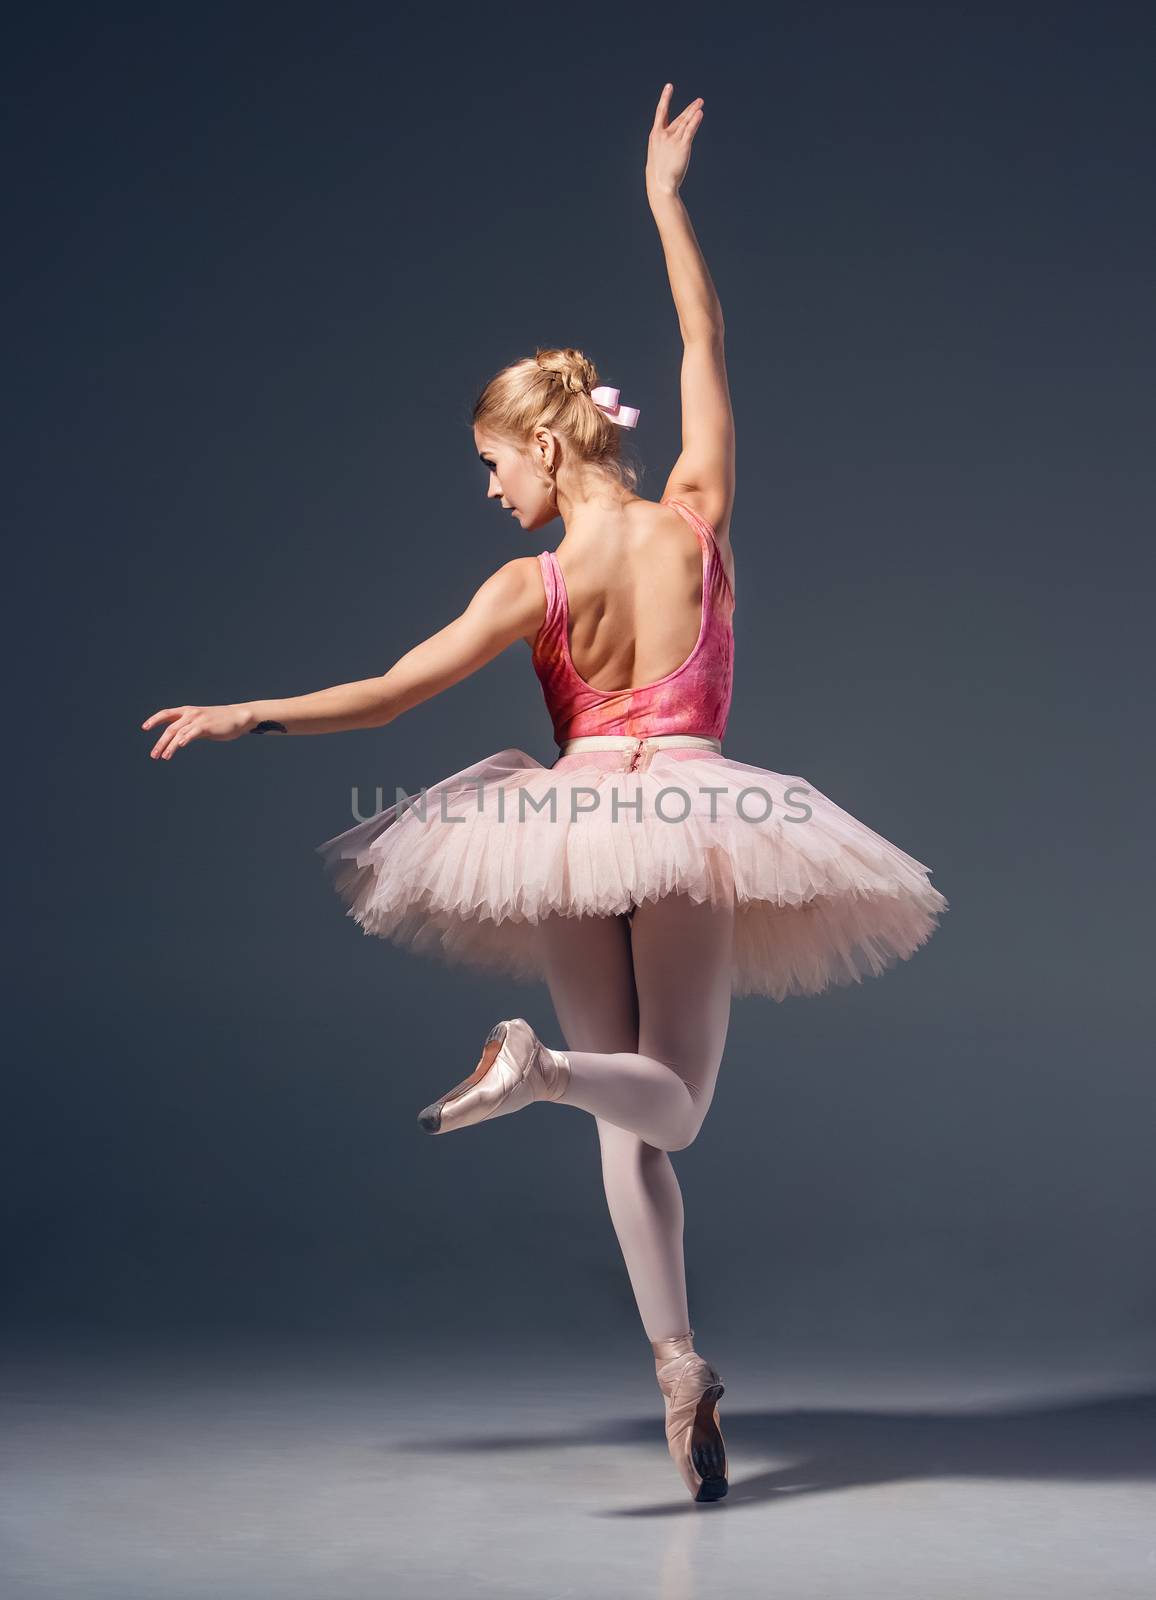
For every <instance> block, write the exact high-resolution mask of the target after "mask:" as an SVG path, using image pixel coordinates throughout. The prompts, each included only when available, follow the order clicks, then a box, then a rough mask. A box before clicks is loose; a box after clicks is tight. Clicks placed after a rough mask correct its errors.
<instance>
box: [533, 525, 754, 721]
mask: <svg viewBox="0 0 1156 1600" xmlns="http://www.w3.org/2000/svg"><path fill="white" fill-rule="evenodd" d="M662 504H663V505H670V506H674V507H675V508H676V509H677V510H678V511H680V512H681V513H682V514H683V516H684V517H685V518H686V520H687V521H688V522H689V523H690V525H691V527H692V528H694V530H695V532H696V533H697V534H698V537H699V541H700V543H701V545H702V621H701V625H700V628H699V636H698V642H697V644H696V645H695V647H694V649H693V650H692V651H691V653H690V655H689V656H687V658H686V660H685V661H684V662H683V663H682V665H681V666H680V667H676V668H675V669H674V671H673V672H668V673H667V675H666V676H665V677H664V678H659V679H658V681H657V682H656V683H648V684H643V685H642V686H641V687H639V688H637V689H609V690H608V689H595V688H592V687H591V685H590V684H588V683H586V682H585V681H584V680H583V679H582V678H580V677H579V676H578V672H577V670H576V668H575V666H574V662H573V660H572V659H571V656H570V642H569V635H570V606H569V600H568V597H567V594H566V583H565V580H564V578H563V577H562V569H561V568H560V567H559V565H558V560H557V557H556V556H555V555H554V552H553V551H552V550H542V551H540V552H539V554H538V562H539V565H540V566H541V568H542V579H543V582H544V584H545V586H546V617H545V620H544V621H543V623H542V626H541V628H540V629H539V631H538V634H537V636H536V638H535V640H534V650H533V656H532V660H533V664H534V671H535V672H536V673H537V674H538V678H539V681H540V682H541V685H542V692H543V694H544V695H545V697H546V707H547V710H548V711H549V713H550V719H551V721H552V723H553V725H554V738H555V741H556V742H557V743H558V745H560V746H561V745H563V744H565V742H566V740H567V739H577V738H580V737H583V736H585V735H588V734H607V733H616V734H629V735H630V736H631V737H633V738H641V737H644V736H648V735H650V734H656V733H704V734H709V735H712V736H713V737H714V738H716V739H721V738H722V736H723V734H724V733H725V732H726V724H727V715H728V713H729V711H730V704H731V687H732V681H733V675H734V631H733V628H732V624H731V619H732V616H733V614H734V605H735V600H734V593H733V591H732V589H731V585H730V579H729V578H728V577H727V572H726V568H725V567H724V566H723V563H722V556H721V554H720V552H719V547H718V541H717V539H716V537H715V533H714V529H713V528H712V527H711V525H710V523H709V522H705V521H704V520H703V518H702V517H700V516H699V515H698V513H697V512H695V511H692V510H691V508H690V507H689V506H688V505H684V504H683V502H682V501H681V500H664V501H662Z"/></svg>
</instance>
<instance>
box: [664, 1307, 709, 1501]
mask: <svg viewBox="0 0 1156 1600" xmlns="http://www.w3.org/2000/svg"><path fill="white" fill-rule="evenodd" d="M650 1343H651V1348H652V1350H653V1351H654V1370H655V1376H656V1378H657V1379H658V1387H659V1389H660V1390H661V1391H662V1395H663V1399H664V1400H665V1402H666V1442H667V1445H668V1447H669V1449H670V1454H671V1456H672V1458H673V1460H674V1464H675V1466H676V1467H677V1468H678V1470H679V1472H680V1473H681V1475H682V1480H683V1482H684V1483H685V1484H686V1486H687V1489H688V1490H689V1491H690V1494H691V1498H692V1499H694V1500H696V1501H704V1500H721V1499H722V1498H723V1496H724V1495H725V1494H726V1492H727V1456H726V1443H725V1441H724V1439H723V1436H722V1429H721V1427H720V1426H719V1414H718V1403H717V1402H718V1399H719V1396H720V1395H721V1394H722V1393H723V1392H724V1387H725V1386H724V1384H723V1381H722V1379H721V1377H720V1376H719V1374H718V1371H717V1369H716V1368H715V1367H713V1366H712V1365H711V1364H710V1362H709V1361H704V1360H703V1358H702V1357H701V1356H700V1355H698V1354H697V1353H696V1352H695V1349H694V1330H693V1329H691V1330H690V1331H689V1332H688V1333H680V1334H674V1335H672V1336H671V1337H670V1338H667V1339H652V1340H651V1341H650Z"/></svg>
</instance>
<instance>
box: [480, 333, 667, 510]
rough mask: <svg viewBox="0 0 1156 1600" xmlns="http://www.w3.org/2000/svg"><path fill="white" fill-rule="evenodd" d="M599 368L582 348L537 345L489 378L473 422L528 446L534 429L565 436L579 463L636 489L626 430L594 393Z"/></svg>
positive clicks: (634, 469)
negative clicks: (625, 443)
mask: <svg viewBox="0 0 1156 1600" xmlns="http://www.w3.org/2000/svg"><path fill="white" fill-rule="evenodd" d="M597 387H598V370H597V368H596V367H595V365H594V363H593V362H592V361H588V360H587V359H586V357H585V356H584V355H583V354H582V352H581V350H571V349H569V348H566V349H557V350H556V349H543V348H539V349H537V350H536V351H535V352H534V354H533V355H532V356H526V357H524V358H523V359H522V360H521V361H514V362H512V363H511V364H510V366H508V367H503V368H502V370H501V372H499V373H497V375H496V376H495V377H493V378H491V379H490V381H489V383H487V384H486V386H485V388H484V389H483V390H482V392H481V393H480V394H479V395H478V398H477V400H476V401H475V402H474V410H473V416H472V418H471V426H472V427H475V428H484V429H485V431H486V432H487V433H495V434H497V435H498V436H499V437H500V438H503V439H511V440H513V441H514V442H515V443H516V444H525V443H526V442H527V440H528V439H529V438H530V435H531V434H532V433H533V431H534V429H535V428H539V427H544V428H549V429H550V430H551V432H553V433H556V434H557V435H558V437H559V438H560V439H564V440H565V441H566V444H567V445H568V446H569V448H570V449H571V450H572V451H573V452H574V454H575V456H577V458H578V459H579V460H580V461H584V462H587V463H588V464H589V465H590V466H592V467H596V468H597V469H598V470H599V471H600V472H604V473H606V474H607V476H608V477H611V478H613V479H614V480H615V482H617V483H620V484H621V485H622V486H623V487H624V488H626V489H629V490H630V491H631V492H632V493H633V492H636V491H637V488H638V479H639V472H638V468H637V467H636V466H635V464H634V463H633V462H632V461H630V460H628V459H626V458H624V457H623V455H622V429H621V428H620V427H619V425H618V424H617V423H616V422H611V420H610V418H609V417H608V416H606V414H605V413H604V412H602V411H599V409H598V407H597V406H596V405H595V403H594V401H593V400H592V399H591V397H590V391H591V390H592V389H596V388H597Z"/></svg>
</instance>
